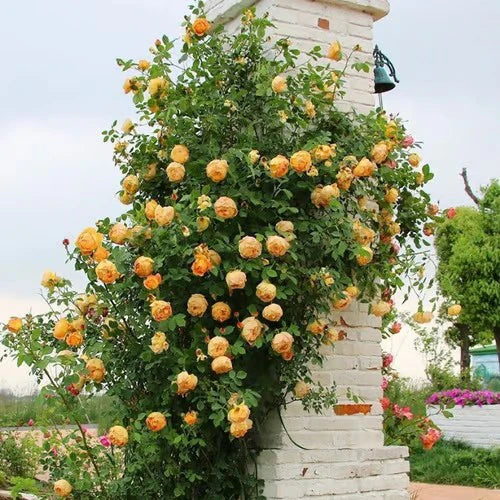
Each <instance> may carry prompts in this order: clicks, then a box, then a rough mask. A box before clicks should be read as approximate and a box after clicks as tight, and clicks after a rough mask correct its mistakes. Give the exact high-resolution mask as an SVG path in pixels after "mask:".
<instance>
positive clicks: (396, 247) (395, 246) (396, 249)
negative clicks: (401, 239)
mask: <svg viewBox="0 0 500 500" xmlns="http://www.w3.org/2000/svg"><path fill="white" fill-rule="evenodd" d="M391 248H392V251H393V252H394V253H395V254H396V255H397V254H398V253H399V251H400V250H401V247H400V246H399V244H398V243H397V242H396V241H393V242H392V245H391Z"/></svg>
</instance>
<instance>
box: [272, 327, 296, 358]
mask: <svg viewBox="0 0 500 500" xmlns="http://www.w3.org/2000/svg"><path fill="white" fill-rule="evenodd" d="M292 344H293V337H292V336H291V335H290V334H289V333H288V332H281V333H277V334H276V335H275V336H274V337H273V340H272V342H271V347H272V349H273V351H274V352H277V353H278V354H283V353H286V352H289V351H291V349H292Z"/></svg>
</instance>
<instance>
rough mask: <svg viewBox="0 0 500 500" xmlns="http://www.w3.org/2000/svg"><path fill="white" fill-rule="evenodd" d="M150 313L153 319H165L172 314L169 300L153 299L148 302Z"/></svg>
mask: <svg viewBox="0 0 500 500" xmlns="http://www.w3.org/2000/svg"><path fill="white" fill-rule="evenodd" d="M150 307H151V315H152V316H153V319H154V320H155V321H165V320H166V319H168V318H170V316H172V306H171V305H170V302H165V301H164V300H153V302H151V304H150Z"/></svg>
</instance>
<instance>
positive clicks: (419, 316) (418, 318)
mask: <svg viewBox="0 0 500 500" xmlns="http://www.w3.org/2000/svg"><path fill="white" fill-rule="evenodd" d="M412 317H413V320H414V321H415V322H416V323H430V322H431V321H432V318H433V314H432V313H431V312H430V311H418V312H416V313H415V314H414V315H413V316H412Z"/></svg>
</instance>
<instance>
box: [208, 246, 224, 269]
mask: <svg viewBox="0 0 500 500" xmlns="http://www.w3.org/2000/svg"><path fill="white" fill-rule="evenodd" d="M208 258H209V259H210V262H211V263H212V265H214V266H215V267H217V266H220V263H221V262H222V259H221V258H220V255H219V254H218V253H217V252H216V251H215V250H209V251H208Z"/></svg>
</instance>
